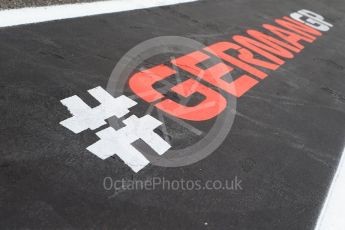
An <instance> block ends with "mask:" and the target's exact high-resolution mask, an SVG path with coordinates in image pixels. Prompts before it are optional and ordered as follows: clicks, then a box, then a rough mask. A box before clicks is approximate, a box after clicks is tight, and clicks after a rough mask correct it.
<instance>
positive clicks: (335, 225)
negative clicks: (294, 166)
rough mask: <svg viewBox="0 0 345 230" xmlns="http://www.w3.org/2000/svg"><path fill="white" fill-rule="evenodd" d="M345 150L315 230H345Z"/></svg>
mask: <svg viewBox="0 0 345 230" xmlns="http://www.w3.org/2000/svg"><path fill="white" fill-rule="evenodd" d="M344 214H345V149H344V151H343V153H342V157H341V159H340V163H339V166H338V169H337V171H336V173H335V176H334V178H333V181H332V184H331V187H330V189H329V192H328V195H327V198H326V201H325V203H324V205H323V207H322V210H321V213H320V216H319V219H318V221H317V224H316V227H315V230H344V229H345V217H344Z"/></svg>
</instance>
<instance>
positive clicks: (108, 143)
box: [60, 87, 171, 172]
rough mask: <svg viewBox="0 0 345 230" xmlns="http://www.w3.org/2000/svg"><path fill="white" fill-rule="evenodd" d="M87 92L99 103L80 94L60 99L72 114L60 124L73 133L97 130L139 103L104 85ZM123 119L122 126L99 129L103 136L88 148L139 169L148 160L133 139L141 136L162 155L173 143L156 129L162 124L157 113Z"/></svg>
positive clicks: (100, 135) (104, 156)
mask: <svg viewBox="0 0 345 230" xmlns="http://www.w3.org/2000/svg"><path fill="white" fill-rule="evenodd" d="M88 92H89V93H90V94H91V95H92V96H93V97H94V98H96V100H97V101H99V102H100V105H99V106H97V107H95V108H91V107H89V106H88V105H87V104H86V103H85V102H84V101H83V100H81V99H80V98H79V97H78V96H72V97H69V98H66V99H63V100H61V103H62V104H63V105H65V106H66V107H67V108H68V110H69V111H70V112H71V114H72V115H73V117H71V118H68V119H66V120H64V121H62V122H60V124H61V125H63V126H64V127H66V128H68V129H70V130H71V131H73V132H74V133H80V132H82V131H84V130H87V129H91V130H95V129H97V128H99V127H101V126H103V125H105V124H107V123H106V121H105V120H106V119H108V118H110V117H112V116H115V117H117V118H121V117H123V116H124V115H126V114H127V113H129V110H128V109H129V108H131V107H133V106H134V105H136V104H137V103H136V102H135V101H133V100H131V99H130V98H128V97H126V96H124V95H123V96H120V97H117V98H114V97H113V96H111V95H110V94H109V93H108V92H107V91H105V90H104V89H103V88H101V87H96V88H94V89H91V90H89V91H88ZM123 123H124V124H125V125H126V126H125V127H123V128H121V129H119V130H115V129H114V128H112V127H108V128H106V129H104V130H101V131H99V132H97V133H96V135H97V136H98V137H99V138H100V140H99V141H97V142H96V143H94V144H92V145H90V146H89V147H88V148H87V150H89V151H90V152H92V153H93V154H95V155H96V156H98V157H99V158H101V159H106V158H108V157H110V156H112V155H114V154H116V155H117V156H119V157H120V158H121V159H122V160H123V161H124V162H125V163H126V164H127V165H128V166H129V167H131V168H132V170H133V171H135V172H138V171H139V170H141V169H142V168H144V167H145V166H146V165H147V164H149V161H148V160H147V159H146V158H145V156H144V155H143V154H141V153H140V152H139V151H138V150H137V149H136V148H134V147H133V146H132V143H133V142H135V141H137V140H139V139H141V140H143V141H144V142H145V143H146V144H148V145H149V146H150V147H151V148H152V149H153V150H155V151H156V152H157V153H158V154H159V155H162V154H163V153H165V152H166V151H167V150H168V149H169V148H170V147H171V146H170V145H169V144H168V143H167V142H165V141H164V140H163V139H162V138H161V137H160V136H159V135H157V134H156V133H155V132H154V131H153V130H154V129H155V128H157V127H159V126H160V125H161V124H162V123H161V122H160V121H158V120H157V119H155V118H154V117H152V116H150V115H145V116H144V117H141V118H138V117H136V116H135V115H132V116H131V117H129V118H127V119H125V120H124V121H123Z"/></svg>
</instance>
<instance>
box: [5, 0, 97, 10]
mask: <svg viewBox="0 0 345 230" xmlns="http://www.w3.org/2000/svg"><path fill="white" fill-rule="evenodd" d="M81 2H95V0H0V9H16V8H23V7H37V6H50V5H60V4H70V3H81Z"/></svg>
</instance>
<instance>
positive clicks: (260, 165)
mask: <svg viewBox="0 0 345 230" xmlns="http://www.w3.org/2000/svg"><path fill="white" fill-rule="evenodd" d="M299 9H310V10H313V11H315V12H317V13H320V14H322V15H323V16H324V17H325V18H326V19H327V20H328V21H329V22H331V23H332V24H333V25H334V28H332V29H331V30H330V31H329V32H327V33H324V35H323V36H322V37H320V38H318V40H317V41H315V42H314V43H313V44H307V45H306V48H305V49H304V50H303V51H302V52H301V53H300V54H298V55H296V57H295V58H294V59H291V60H289V61H287V62H286V63H285V64H284V66H283V67H282V68H280V69H279V70H277V71H275V72H269V77H268V78H266V79H265V80H264V81H262V82H261V83H260V84H259V85H257V86H256V87H255V88H253V90H251V91H250V92H248V93H247V94H245V95H244V96H243V97H241V98H240V99H239V100H238V101H237V112H238V114H237V115H236V118H235V121H234V124H233V127H232V129H231V132H230V134H229V135H228V137H227V139H226V141H225V142H224V143H223V144H222V146H220V147H219V148H218V149H217V150H216V151H215V152H214V153H213V154H212V155H210V156H209V157H207V158H206V159H204V160H202V161H200V162H198V163H196V164H193V165H190V166H186V167H180V168H163V167H157V166H152V165H150V166H148V167H146V168H145V169H143V170H142V171H140V172H139V173H138V174H134V173H133V172H132V171H131V170H130V169H129V168H128V167H127V166H126V165H124V164H123V163H122V162H121V161H120V160H119V159H116V158H109V159H107V160H105V161H102V160H100V159H98V158H97V157H95V156H93V155H92V154H91V153H90V152H88V151H87V150H86V149H85V148H86V147H87V146H88V145H90V144H92V143H94V142H95V141H96V140H97V137H96V136H95V134H94V133H93V132H89V131H87V132H83V133H81V134H78V135H76V134H73V133H72V132H70V131H69V130H67V129H66V128H64V127H62V126H61V125H59V122H60V121H62V120H64V119H66V118H68V117H70V114H69V113H68V111H67V110H66V108H65V107H64V106H62V105H61V103H60V100H61V99H64V98H66V97H70V96H72V95H79V96H81V97H83V98H88V99H87V101H88V102H90V103H92V100H91V98H90V96H89V95H88V94H87V93H86V91H87V90H88V89H91V88H94V87H96V86H99V85H100V86H102V87H103V88H105V87H106V84H107V82H108V78H109V76H110V73H111V71H112V70H113V68H114V66H115V64H116V63H117V62H118V61H119V60H120V58H121V57H122V56H123V55H124V54H125V53H126V52H127V51H128V50H130V49H131V48H132V47H134V46H135V45H137V44H138V43H140V42H142V41H145V40H147V39H150V38H154V37H157V36H164V35H176V36H183V37H188V38H192V39H195V40H197V41H199V42H201V43H203V44H205V45H208V44H213V43H215V42H218V41H222V40H229V39H230V38H231V36H232V35H235V34H244V33H245V31H246V30H247V29H258V30H260V28H261V27H260V25H261V24H263V23H272V22H273V20H274V19H275V18H280V17H282V16H286V15H289V14H290V13H291V12H295V11H297V10H299ZM344 11H345V4H344V3H343V1H342V0H333V1H329V0H319V1H309V0H296V1H279V3H278V1H277V2H275V1H270V0H260V1H254V0H241V1H237V0H233V1H225V0H212V1H201V2H195V3H189V4H183V5H176V6H166V7H160V8H153V9H145V10H136V11H131V12H123V13H116V14H109V15H100V16H93V17H86V18H79V19H71V20H63V21H55V22H47V23H40V24H36V25H23V26H18V27H14V28H3V29H0V60H1V61H0V74H1V78H0V87H1V91H0V92H1V93H0V101H1V119H0V122H1V132H0V136H1V137H0V140H1V142H0V147H1V148H0V149H1V158H0V171H1V173H0V181H1V182H0V207H1V209H0V226H1V229H236V230H254V229H260V230H267V229H272V230H273V229H279V230H285V229H290V230H308V229H313V227H314V225H315V223H316V219H317V217H318V214H319V211H320V208H321V206H322V203H323V201H324V199H325V196H326V194H327V190H328V187H329V184H330V182H331V178H332V176H333V173H334V171H335V169H336V166H337V163H338V160H339V157H340V153H341V152H342V150H343V147H344V140H345V125H344V124H345V116H344V113H345V95H344V91H345V81H344V66H343V64H344V60H345V56H344V52H345V42H344V39H343V38H344V36H345V30H344V23H345V17H344ZM93 103H94V102H93ZM105 177H111V178H113V179H114V180H115V179H119V180H120V179H122V178H127V179H149V178H152V177H161V178H162V177H164V178H166V179H170V180H180V179H181V178H183V179H185V180H196V179H200V180H202V181H205V180H232V179H233V178H235V177H238V178H240V179H241V180H242V181H243V183H242V186H243V190H240V191H208V190H205V191H195V190H194V191H182V190H177V191H163V190H162V189H157V190H154V191H123V192H120V193H118V194H116V195H113V192H111V191H106V189H104V187H103V180H104V178H105Z"/></svg>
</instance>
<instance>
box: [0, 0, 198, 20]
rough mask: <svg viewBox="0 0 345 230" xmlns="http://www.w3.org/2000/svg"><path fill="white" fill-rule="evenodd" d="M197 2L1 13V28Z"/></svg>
mask: <svg viewBox="0 0 345 230" xmlns="http://www.w3.org/2000/svg"><path fill="white" fill-rule="evenodd" d="M194 1H197V0H109V1H99V2H91V3H76V4H65V5H54V6H46V7H35V8H21V9H11V10H2V11H0V27H8V26H16V25H23V24H30V23H38V22H46V21H53V20H61V19H67V18H78V17H85V16H91V15H99V14H108V13H115V12H122V11H129V10H136V9H145V8H151V7H157V6H166V5H174V4H179V3H187V2H194Z"/></svg>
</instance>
